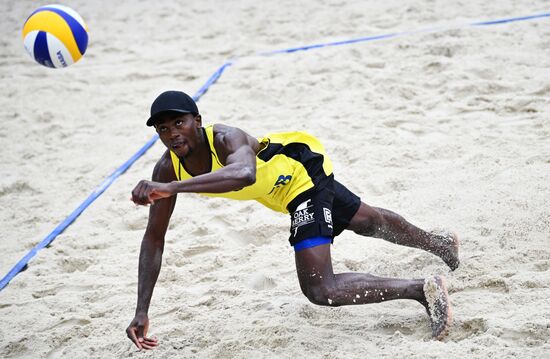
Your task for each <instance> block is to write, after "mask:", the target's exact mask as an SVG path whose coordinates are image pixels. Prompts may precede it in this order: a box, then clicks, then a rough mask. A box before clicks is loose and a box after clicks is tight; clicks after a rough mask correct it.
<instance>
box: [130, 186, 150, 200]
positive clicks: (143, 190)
mask: <svg viewBox="0 0 550 359" xmlns="http://www.w3.org/2000/svg"><path fill="white" fill-rule="evenodd" d="M149 192H150V189H149V185H148V184H147V183H145V182H141V183H140V186H139V189H138V192H137V201H134V202H136V203H137V204H140V205H143V206H145V205H147V204H149V203H150V201H149Z"/></svg>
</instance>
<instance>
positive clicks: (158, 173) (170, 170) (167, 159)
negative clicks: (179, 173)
mask: <svg viewBox="0 0 550 359" xmlns="http://www.w3.org/2000/svg"><path fill="white" fill-rule="evenodd" d="M174 180H177V178H176V173H175V172H174V165H173V164H172V156H171V155H170V150H166V151H164V154H163V155H162V156H161V157H160V158H159V160H158V161H157V163H156V165H155V168H154V170H153V181H157V182H170V181H174Z"/></svg>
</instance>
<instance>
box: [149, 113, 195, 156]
mask: <svg viewBox="0 0 550 359" xmlns="http://www.w3.org/2000/svg"><path fill="white" fill-rule="evenodd" d="M201 125H202V121H201V116H200V115H197V116H195V115H193V114H190V113H187V114H184V115H181V114H180V115H172V116H167V117H165V118H163V119H161V120H160V121H159V122H158V123H157V124H156V125H155V128H156V130H157V133H158V134H159V137H160V140H161V141H162V143H164V145H165V146H166V147H168V149H170V150H172V151H174V152H175V153H176V154H177V155H178V157H187V156H189V155H190V154H191V153H193V150H195V149H196V148H197V146H198V144H199V142H200V140H201V131H200V129H201Z"/></svg>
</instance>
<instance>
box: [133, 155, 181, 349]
mask: <svg viewBox="0 0 550 359" xmlns="http://www.w3.org/2000/svg"><path fill="white" fill-rule="evenodd" d="M152 179H153V181H155V182H164V183H168V182H171V181H175V180H177V178H176V176H175V173H174V169H173V167H172V160H171V159H170V153H169V152H168V151H166V152H165V153H164V155H163V156H162V157H161V159H160V160H159V161H158V162H157V164H156V166H155V169H154V170H153V178H152ZM175 204H176V196H170V197H167V198H163V199H160V200H157V201H155V202H154V203H153V204H151V206H150V207H149V221H148V223H147V228H146V230H145V234H144V236H143V240H142V241H141V251H140V254H139V269H138V298H137V306H136V314H135V317H134V319H133V320H132V322H131V323H130V325H129V326H128V328H127V329H126V334H127V335H128V338H130V340H132V342H134V344H135V345H136V346H137V347H138V348H139V349H142V348H143V349H152V348H154V347H156V346H157V345H158V342H157V339H155V338H149V337H147V330H148V328H149V318H148V314H147V313H148V311H149V304H150V303H151V297H152V295H153V289H154V287H155V284H156V282H157V278H158V275H159V272H160V267H161V262H162V252H163V250H164V236H165V234H166V230H167V229H168V224H169V222H170V217H171V215H172V211H173V210H174V206H175Z"/></svg>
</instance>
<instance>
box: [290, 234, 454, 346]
mask: <svg viewBox="0 0 550 359" xmlns="http://www.w3.org/2000/svg"><path fill="white" fill-rule="evenodd" d="M329 241H330V239H329ZM296 248H297V247H296V246H295V250H296ZM295 253H296V254H295V257H296V270H297V273H298V280H299V282H300V288H301V289H302V292H303V293H304V295H305V296H306V297H307V298H308V299H309V300H310V301H311V302H312V303H315V304H318V305H325V306H341V305H353V304H367V303H380V302H383V301H388V300H395V299H412V300H415V301H417V302H419V303H420V304H422V305H423V306H424V307H425V308H426V310H427V311H428V314H429V315H430V321H431V325H432V335H433V337H434V338H437V339H440V338H441V337H442V336H443V335H444V334H445V333H446V331H447V329H448V327H449V325H450V321H451V310H450V303H449V298H448V294H447V290H446V288H445V283H444V280H443V278H442V277H433V278H430V279H429V280H424V279H396V278H383V277H377V276H374V275H371V274H366V273H339V274H334V272H333V269H332V260H331V255H330V244H324V245H317V246H314V247H309V248H301V249H298V250H296V251H295Z"/></svg>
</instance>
